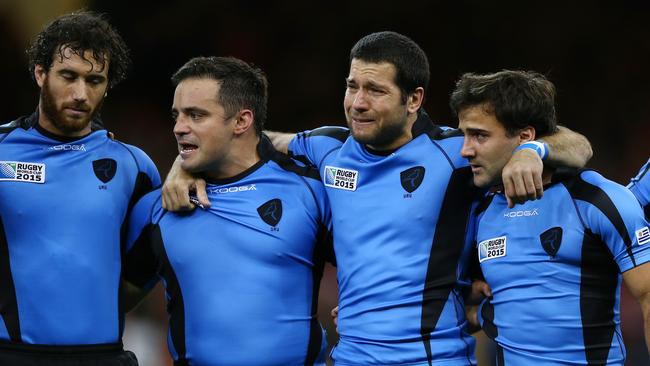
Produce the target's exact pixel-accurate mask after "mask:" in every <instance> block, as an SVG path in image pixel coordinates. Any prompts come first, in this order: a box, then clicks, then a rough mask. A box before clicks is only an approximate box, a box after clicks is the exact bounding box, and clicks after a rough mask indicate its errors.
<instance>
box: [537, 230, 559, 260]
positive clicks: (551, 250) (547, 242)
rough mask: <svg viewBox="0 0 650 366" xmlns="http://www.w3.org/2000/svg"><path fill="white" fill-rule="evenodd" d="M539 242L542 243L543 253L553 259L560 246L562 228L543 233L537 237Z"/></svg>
mask: <svg viewBox="0 0 650 366" xmlns="http://www.w3.org/2000/svg"><path fill="white" fill-rule="evenodd" d="M539 240H540V241H541V242H542V247H543V248H544V251H545V252H546V253H547V254H548V255H550V256H551V257H555V255H556V254H557V252H558V250H560V245H561V244H562V228H561V227H553V228H550V229H548V230H546V231H544V232H543V233H542V234H541V235H540V236H539Z"/></svg>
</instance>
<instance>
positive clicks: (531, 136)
mask: <svg viewBox="0 0 650 366" xmlns="http://www.w3.org/2000/svg"><path fill="white" fill-rule="evenodd" d="M534 140H535V128H534V127H532V126H526V127H524V128H522V129H521V130H519V144H523V143H524V142H528V141H534Z"/></svg>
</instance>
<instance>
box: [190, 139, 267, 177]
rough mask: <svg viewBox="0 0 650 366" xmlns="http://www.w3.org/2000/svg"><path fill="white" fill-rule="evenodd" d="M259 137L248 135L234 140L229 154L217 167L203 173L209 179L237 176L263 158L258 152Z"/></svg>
mask: <svg viewBox="0 0 650 366" xmlns="http://www.w3.org/2000/svg"><path fill="white" fill-rule="evenodd" d="M258 143H259V137H257V136H253V137H250V136H247V137H242V138H241V139H239V140H237V141H234V142H233V145H232V148H231V149H230V151H229V152H228V156H227V157H226V158H225V159H224V162H223V164H221V165H220V166H219V167H218V168H217V169H213V170H210V171H206V172H204V173H203V175H204V176H205V178H206V179H208V180H209V181H219V180H224V179H229V178H233V177H237V176H239V175H240V174H242V173H244V172H246V171H247V170H248V169H250V168H252V167H253V166H255V164H257V163H258V162H259V161H260V160H261V158H260V156H259V154H258V152H257V144H258Z"/></svg>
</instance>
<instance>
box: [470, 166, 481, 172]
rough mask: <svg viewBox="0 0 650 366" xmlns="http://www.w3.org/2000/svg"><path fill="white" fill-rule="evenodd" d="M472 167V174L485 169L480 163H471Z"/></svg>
mask: <svg viewBox="0 0 650 366" xmlns="http://www.w3.org/2000/svg"><path fill="white" fill-rule="evenodd" d="M470 167H471V168H472V174H478V173H479V172H480V171H481V169H483V167H482V166H480V165H478V164H470Z"/></svg>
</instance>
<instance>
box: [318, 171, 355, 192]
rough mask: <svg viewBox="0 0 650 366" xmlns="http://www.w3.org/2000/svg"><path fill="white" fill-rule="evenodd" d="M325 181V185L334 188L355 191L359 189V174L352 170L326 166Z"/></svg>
mask: <svg viewBox="0 0 650 366" xmlns="http://www.w3.org/2000/svg"><path fill="white" fill-rule="evenodd" d="M323 175H324V178H323V179H324V180H325V185H326V186H328V187H332V188H338V189H345V190H347V191H355V190H356V189H357V178H358V177H359V172H357V171H356V170H352V169H345V168H338V167H335V166H328V165H326V166H325V174H323Z"/></svg>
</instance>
